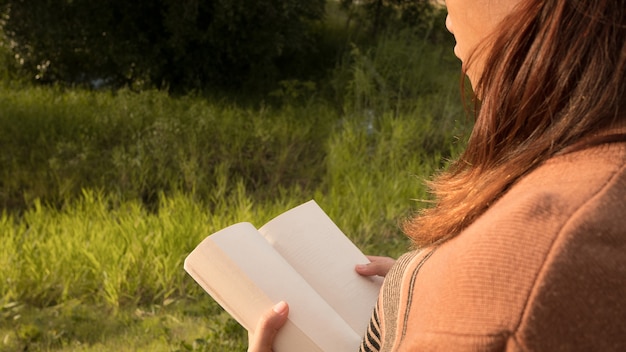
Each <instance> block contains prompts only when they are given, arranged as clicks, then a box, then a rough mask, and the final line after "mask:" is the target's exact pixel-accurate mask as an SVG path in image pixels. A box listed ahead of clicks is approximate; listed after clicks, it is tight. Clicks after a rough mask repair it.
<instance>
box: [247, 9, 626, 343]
mask: <svg viewBox="0 0 626 352" xmlns="http://www.w3.org/2000/svg"><path fill="white" fill-rule="evenodd" d="M446 5H447V7H448V18H447V20H446V25H447V27H448V29H449V30H450V31H451V32H452V33H453V34H454V36H455V38H456V40H457V45H456V47H455V54H456V55H457V56H458V57H459V58H460V59H461V61H462V62H463V70H464V72H465V73H466V74H467V75H468V77H469V79H470V81H471V83H472V86H473V88H474V92H475V94H476V96H477V97H478V98H479V100H480V108H479V111H478V113H477V116H476V121H475V126H474V129H473V131H472V135H471V137H470V139H469V141H468V145H467V148H466V150H465V152H464V153H463V154H462V155H461V157H460V158H459V159H458V161H456V163H455V164H453V165H452V166H451V167H450V168H449V170H447V171H446V172H445V173H443V174H441V175H438V176H437V178H436V179H435V181H434V182H432V184H431V186H432V190H433V194H434V195H435V196H436V204H435V206H434V207H432V208H430V209H428V210H426V211H424V212H423V213H421V214H419V215H418V216H416V217H415V218H414V219H412V220H411V221H409V222H407V224H406V226H405V231H406V233H407V234H408V235H409V236H410V237H411V238H412V240H413V242H414V243H415V245H416V247H417V248H421V250H418V251H413V252H410V253H407V254H405V255H404V256H402V257H401V258H400V259H398V261H397V262H396V263H395V264H394V265H393V267H392V268H391V270H390V271H389V272H387V271H388V267H389V263H390V262H389V259H384V258H382V259H381V258H372V263H371V264H368V265H363V266H359V267H357V271H358V272H359V273H361V274H363V275H374V274H378V275H385V274H386V278H385V283H384V284H383V287H382V289H381V293H380V297H379V301H378V305H377V307H376V309H375V311H374V314H373V317H372V321H371V323H370V326H369V330H368V332H367V335H366V337H365V338H364V341H363V343H362V345H361V350H363V351H378V350H380V351H414V350H415V351H417V350H419V351H423V350H426V351H429V350H435V351H537V350H538V351H544V350H545V351H559V350H563V351H621V350H626V166H625V164H626V84H625V82H626V6H625V5H624V2H623V1H621V0H566V1H564V0H448V1H447V4H446ZM287 314H288V306H287V305H286V304H285V303H282V302H281V303H280V304H278V305H277V306H276V307H275V308H274V310H272V311H270V312H268V313H267V314H266V316H265V317H264V318H262V319H261V320H260V321H259V328H258V329H257V333H256V334H255V336H251V339H250V351H269V350H271V344H272V340H273V336H275V334H276V332H277V331H279V328H280V326H281V324H282V323H283V322H284V320H285V319H286V317H287Z"/></svg>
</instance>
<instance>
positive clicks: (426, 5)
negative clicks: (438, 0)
mask: <svg viewBox="0 0 626 352" xmlns="http://www.w3.org/2000/svg"><path fill="white" fill-rule="evenodd" d="M340 3H341V6H342V7H343V8H344V9H346V10H347V11H349V13H350V14H351V17H353V18H355V19H356V21H357V22H359V23H360V24H361V25H364V26H366V27H367V28H368V29H369V31H370V33H371V34H372V35H373V36H374V37H376V36H378V35H379V34H381V33H383V32H385V31H386V30H388V29H395V30H397V29H407V28H409V29H411V30H413V31H417V32H421V33H427V32H430V31H431V30H432V29H433V27H434V22H435V20H436V19H437V18H438V16H439V14H440V12H441V11H442V9H441V8H440V7H438V6H437V5H436V4H435V2H434V1H432V0H360V1H355V0H340Z"/></svg>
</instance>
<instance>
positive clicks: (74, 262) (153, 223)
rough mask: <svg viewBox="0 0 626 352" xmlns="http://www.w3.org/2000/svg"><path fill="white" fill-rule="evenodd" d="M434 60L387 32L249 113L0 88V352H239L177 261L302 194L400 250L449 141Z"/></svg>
mask: <svg viewBox="0 0 626 352" xmlns="http://www.w3.org/2000/svg"><path fill="white" fill-rule="evenodd" d="M450 54H451V53H449V52H446V51H444V50H443V49H441V48H440V47H439V46H435V45H433V44H430V43H427V42H424V43H423V44H418V45H416V44H415V43H414V42H411V41H410V37H409V36H408V35H407V34H402V35H398V36H391V37H387V38H385V40H382V41H381V42H379V44H378V45H377V46H374V47H371V48H370V49H367V50H361V49H358V50H357V49H354V50H353V51H352V52H351V53H350V54H349V55H346V57H345V59H344V60H343V61H342V62H341V64H340V65H338V66H337V68H336V69H335V71H333V73H332V77H331V78H330V79H329V80H328V81H327V82H326V84H325V85H324V84H311V83H309V82H300V81H285V82H283V83H282V85H281V87H282V88H281V90H280V91H275V92H272V93H273V94H269V95H268V96H267V101H265V102H261V103H258V104H255V105H240V104H237V103H233V102H228V101H225V100H215V99H210V98H206V97H202V96H200V95H194V94H190V95H187V96H182V97H170V96H167V95H166V94H164V93H161V92H157V91H144V92H139V93H137V92H132V91H128V90H122V91H117V92H106V91H102V92H94V91H83V90H65V89H61V88H58V87H32V86H24V85H15V84H9V83H3V84H0V123H1V124H2V126H3V127H2V128H1V129H0V148H2V150H3V153H2V154H1V155H0V205H1V206H2V209H3V210H2V213H1V215H0V241H1V243H2V246H0V267H1V268H2V270H1V271H0V314H1V315H0V351H15V350H29V351H110V350H116V351H130V350H133V351H241V350H243V349H245V346H246V334H245V331H243V329H242V328H241V327H239V326H238V325H237V324H236V322H234V321H233V320H232V319H230V318H229V317H228V315H227V314H226V313H224V312H223V311H222V310H221V308H220V307H219V306H218V305H217V304H216V303H215V302H213V301H212V300H211V299H210V297H209V296H208V295H207V294H206V293H204V292H203V291H202V290H201V288H200V287H199V286H198V285H197V284H195V282H193V280H192V279H191V278H190V277H189V276H188V275H187V274H185V273H184V271H183V269H182V263H183V259H184V257H185V256H186V255H187V253H189V251H190V250H191V249H192V248H194V246H195V245H196V244H197V243H198V242H200V240H201V239H202V238H204V237H205V236H207V235H208V234H210V233H212V232H214V231H216V230H219V229H221V228H223V227H225V226H228V225H230V224H232V223H235V222H239V221H250V222H252V223H254V224H257V225H261V224H263V223H265V222H267V221H268V220H269V219H271V218H272V217H274V216H276V215H278V214H280V213H282V212H283V211H285V210H287V209H289V208H291V207H293V206H295V205H297V204H300V203H302V202H304V201H306V200H308V199H311V198H314V199H316V201H317V202H318V203H319V204H320V205H321V207H322V208H323V209H325V210H326V211H327V212H328V213H329V215H330V216H331V218H333V219H334V220H335V222H336V223H337V225H338V226H339V227H340V228H341V229H342V230H343V231H344V232H345V233H346V234H347V235H348V236H349V237H350V238H351V239H352V240H353V241H354V242H355V243H356V244H357V245H358V246H359V247H360V248H361V249H362V250H363V251H364V252H366V253H371V254H379V255H389V256H398V255H400V254H401V253H403V252H404V251H406V250H407V249H408V247H409V245H410V244H409V242H408V241H407V239H406V238H405V237H404V236H403V235H402V233H401V231H400V227H399V223H400V222H401V221H402V219H404V218H405V217H407V216H411V215H412V214H413V213H414V212H415V211H417V210H418V209H419V208H420V207H422V206H423V205H424V203H423V202H420V201H418V200H424V199H427V198H428V194H427V192H426V189H425V188H424V185H423V183H422V180H423V179H425V178H429V177H430V175H432V174H433V173H435V172H436V171H437V170H439V169H440V168H442V167H444V166H445V164H446V163H447V160H448V159H449V158H451V157H453V156H454V155H456V154H457V153H458V151H459V150H460V148H461V147H462V144H463V143H462V140H459V139H458V138H457V136H459V135H462V133H463V131H464V129H465V127H466V126H465V123H464V117H463V112H462V109H461V107H460V99H459V97H458V94H457V93H456V92H457V90H458V88H457V86H458V84H457V81H458V73H457V72H458V64H457V63H456V62H455V61H453V60H452V59H451V58H450V56H451V55H450Z"/></svg>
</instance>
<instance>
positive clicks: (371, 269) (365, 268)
mask: <svg viewBox="0 0 626 352" xmlns="http://www.w3.org/2000/svg"><path fill="white" fill-rule="evenodd" d="M367 259H369V260H370V263H368V264H359V265H357V266H356V267H355V268H354V270H356V272H357V273H359V274H360V275H363V276H374V275H378V276H385V275H387V273H388V272H389V269H391V267H392V266H393V264H394V263H395V262H396V260H395V259H393V258H389V257H379V256H375V255H368V256H367Z"/></svg>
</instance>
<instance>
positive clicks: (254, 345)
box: [248, 301, 289, 352]
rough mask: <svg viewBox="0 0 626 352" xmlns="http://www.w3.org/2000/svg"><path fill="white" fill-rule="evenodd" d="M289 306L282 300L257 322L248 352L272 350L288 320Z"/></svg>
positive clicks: (268, 351) (267, 351)
mask: <svg viewBox="0 0 626 352" xmlns="http://www.w3.org/2000/svg"><path fill="white" fill-rule="evenodd" d="M288 314H289V306H288V305H287V303H285V302H283V301H281V302H279V303H278V304H276V305H275V306H274V307H273V308H272V309H271V310H270V311H268V312H267V313H265V314H264V315H263V316H262V317H261V319H259V322H258V323H257V326H256V330H255V332H254V335H253V336H252V337H251V338H250V340H251V342H250V345H249V346H248V352H270V351H272V345H273V344H274V339H275V338H276V334H277V333H278V331H279V329H280V328H281V327H282V326H283V325H285V322H287V316H288Z"/></svg>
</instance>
